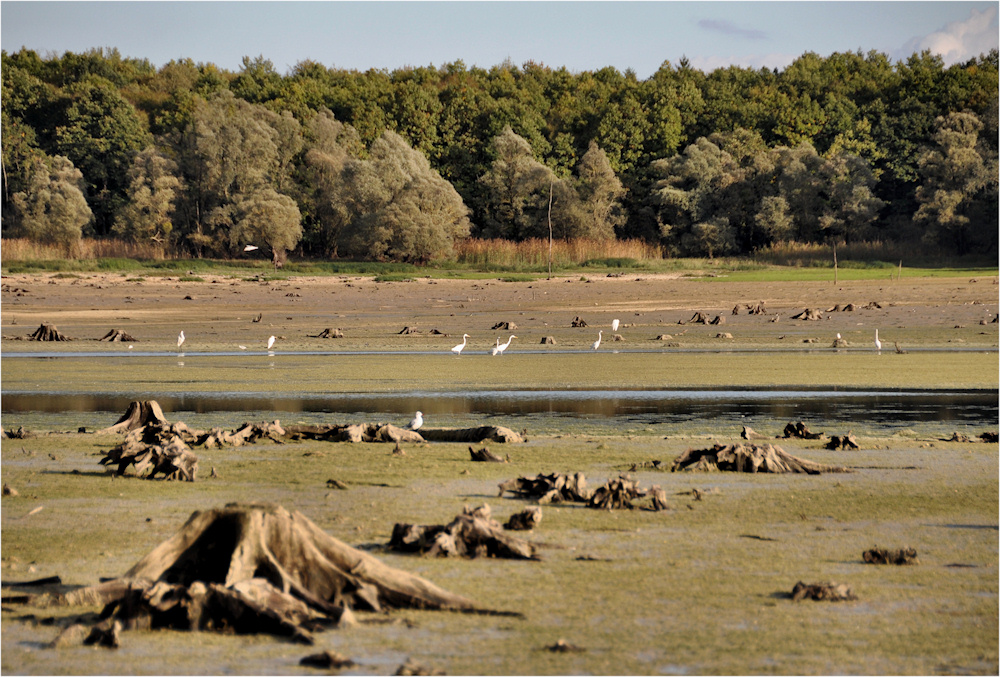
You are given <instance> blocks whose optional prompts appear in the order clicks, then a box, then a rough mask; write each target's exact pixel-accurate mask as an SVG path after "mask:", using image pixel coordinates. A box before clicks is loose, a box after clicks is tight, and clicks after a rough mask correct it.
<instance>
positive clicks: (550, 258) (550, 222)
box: [548, 179, 553, 280]
mask: <svg viewBox="0 0 1000 677" xmlns="http://www.w3.org/2000/svg"><path fill="white" fill-rule="evenodd" d="M552 184H553V180H552V179H549V277H548V279H550V280H551V279H552Z"/></svg>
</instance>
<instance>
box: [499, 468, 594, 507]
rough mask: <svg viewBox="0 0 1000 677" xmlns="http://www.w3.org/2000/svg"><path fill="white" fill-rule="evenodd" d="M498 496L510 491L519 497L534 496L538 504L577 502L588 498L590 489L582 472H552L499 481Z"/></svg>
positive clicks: (582, 501)
mask: <svg viewBox="0 0 1000 677" xmlns="http://www.w3.org/2000/svg"><path fill="white" fill-rule="evenodd" d="M498 486H499V488H500V494H499V495H500V496H503V495H504V493H506V492H508V491H509V492H510V493H512V494H514V495H516V496H518V497H520V498H535V499H537V500H538V503H539V504H546V503H563V502H578V503H586V502H587V501H589V500H590V496H591V493H592V492H591V491H590V490H589V489H587V479H586V478H585V477H584V476H583V473H582V472H578V473H575V474H574V475H572V476H570V475H563V474H561V473H552V474H551V475H536V476H534V477H518V478H517V479H513V480H507V481H505V482H501V483H500V484H499V485H498Z"/></svg>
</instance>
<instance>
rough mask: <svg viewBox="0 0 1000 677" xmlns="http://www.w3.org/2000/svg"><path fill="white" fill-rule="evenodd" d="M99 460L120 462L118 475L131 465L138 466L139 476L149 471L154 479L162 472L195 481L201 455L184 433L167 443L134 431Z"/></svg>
mask: <svg viewBox="0 0 1000 677" xmlns="http://www.w3.org/2000/svg"><path fill="white" fill-rule="evenodd" d="M135 432H137V433H138V432H141V430H140V431H135ZM98 463H100V464H101V465H112V464H117V465H118V469H117V471H116V472H115V474H116V475H124V474H125V471H126V470H127V469H128V466H130V465H131V466H134V468H135V474H136V476H137V477H143V476H144V475H145V477H146V479H154V478H155V477H156V476H157V475H160V474H162V475H163V478H164V479H166V480H174V479H180V480H185V481H188V482H194V480H195V477H196V475H197V474H198V457H197V456H195V455H194V453H193V452H192V451H191V448H190V447H188V445H187V444H185V442H184V440H183V439H181V438H180V437H173V438H172V439H171V440H169V441H168V442H166V443H165V444H145V443H143V442H142V440H141V438H139V437H138V436H132V435H130V436H129V437H126V439H125V441H124V442H122V443H121V444H119V445H118V446H117V447H115V448H113V449H111V450H110V451H108V452H106V454H105V456H104V458H102V459H101V460H100V461H98Z"/></svg>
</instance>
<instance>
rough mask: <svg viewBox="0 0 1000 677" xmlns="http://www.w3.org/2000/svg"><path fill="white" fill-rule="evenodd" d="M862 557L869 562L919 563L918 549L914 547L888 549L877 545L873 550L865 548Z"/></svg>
mask: <svg viewBox="0 0 1000 677" xmlns="http://www.w3.org/2000/svg"><path fill="white" fill-rule="evenodd" d="M862 558H863V559H864V560H865V562H867V563H868V564H919V561H918V560H917V551H916V550H914V549H913V548H898V549H896V550H887V549H886V548H880V547H878V546H875V547H874V548H872V549H871V550H865V552H864V554H862Z"/></svg>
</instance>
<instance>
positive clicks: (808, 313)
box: [792, 308, 823, 321]
mask: <svg viewBox="0 0 1000 677" xmlns="http://www.w3.org/2000/svg"><path fill="white" fill-rule="evenodd" d="M792 319H793V320H809V321H812V320H822V319H823V314H822V313H821V312H819V311H818V310H816V309H815V308H806V309H805V310H803V311H802V312H801V313H799V314H798V315H792Z"/></svg>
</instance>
